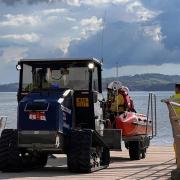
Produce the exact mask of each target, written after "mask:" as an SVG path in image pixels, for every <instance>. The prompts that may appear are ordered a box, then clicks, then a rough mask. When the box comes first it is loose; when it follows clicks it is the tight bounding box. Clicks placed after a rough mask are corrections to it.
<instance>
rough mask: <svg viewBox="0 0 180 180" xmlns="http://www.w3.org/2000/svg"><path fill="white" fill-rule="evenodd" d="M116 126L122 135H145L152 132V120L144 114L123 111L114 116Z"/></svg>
mask: <svg viewBox="0 0 180 180" xmlns="http://www.w3.org/2000/svg"><path fill="white" fill-rule="evenodd" d="M115 123H116V128H117V129H122V135H123V136H128V137H129V136H137V135H147V134H150V133H151V132H152V122H151V121H150V120H148V119H147V116H145V115H144V114H138V113H134V112H125V113H123V114H121V115H119V116H116V118H115Z"/></svg>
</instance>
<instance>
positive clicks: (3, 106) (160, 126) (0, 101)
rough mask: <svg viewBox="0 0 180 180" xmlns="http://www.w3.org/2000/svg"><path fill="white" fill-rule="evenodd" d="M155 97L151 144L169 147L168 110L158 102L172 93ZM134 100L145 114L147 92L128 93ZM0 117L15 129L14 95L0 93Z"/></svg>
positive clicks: (137, 108) (136, 105) (158, 94)
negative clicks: (155, 118) (5, 118)
mask: <svg viewBox="0 0 180 180" xmlns="http://www.w3.org/2000/svg"><path fill="white" fill-rule="evenodd" d="M153 93H154V94H156V97H157V130H158V131H157V137H155V138H154V139H153V140H152V141H151V144H153V145H171V144H172V142H173V139H172V132H171V126H170V123H169V118H168V109H167V107H166V105H165V104H163V103H161V102H160V100H161V99H164V98H168V97H169V96H171V95H172V94H173V92H164V91H158V92H157V91H156V92H153ZM130 95H131V97H132V98H133V100H134V104H135V108H136V111H137V112H139V113H145V114H146V113H147V105H148V92H143V91H138V92H137V91H136V92H131V93H130ZM0 115H6V116H8V122H7V126H6V128H16V120H17V102H16V93H0Z"/></svg>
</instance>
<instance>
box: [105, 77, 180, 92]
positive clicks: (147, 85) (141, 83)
mask: <svg viewBox="0 0 180 180" xmlns="http://www.w3.org/2000/svg"><path fill="white" fill-rule="evenodd" d="M117 79H118V80H119V81H121V82H122V83H123V84H124V85H126V86H128V87H129V89H130V90H131V91H172V90H174V83H176V82H180V75H173V76H170V75H163V74H140V75H134V76H121V77H119V78H105V79H103V88H106V87H107V84H108V83H109V82H111V81H112V80H117Z"/></svg>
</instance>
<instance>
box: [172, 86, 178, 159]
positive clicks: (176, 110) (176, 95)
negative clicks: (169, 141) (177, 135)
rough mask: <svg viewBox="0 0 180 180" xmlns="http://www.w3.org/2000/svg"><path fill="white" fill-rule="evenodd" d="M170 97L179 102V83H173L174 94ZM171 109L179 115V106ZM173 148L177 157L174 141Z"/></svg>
mask: <svg viewBox="0 0 180 180" xmlns="http://www.w3.org/2000/svg"><path fill="white" fill-rule="evenodd" d="M170 99H172V100H173V101H174V102H176V103H179V104H180V83H176V84H175V94H174V95H173V96H171V97H170ZM173 109H174V111H175V113H176V116H179V117H180V108H179V107H176V106H174V107H173ZM174 150H175V156H176V157H177V152H176V144H175V143H174Z"/></svg>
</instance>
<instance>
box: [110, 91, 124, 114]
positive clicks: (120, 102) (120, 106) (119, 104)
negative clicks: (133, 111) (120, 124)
mask: <svg viewBox="0 0 180 180" xmlns="http://www.w3.org/2000/svg"><path fill="white" fill-rule="evenodd" d="M110 110H111V111H112V112H123V111H125V100H124V97H123V95H122V94H118V96H115V100H114V102H113V103H112V104H111V107H110Z"/></svg>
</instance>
